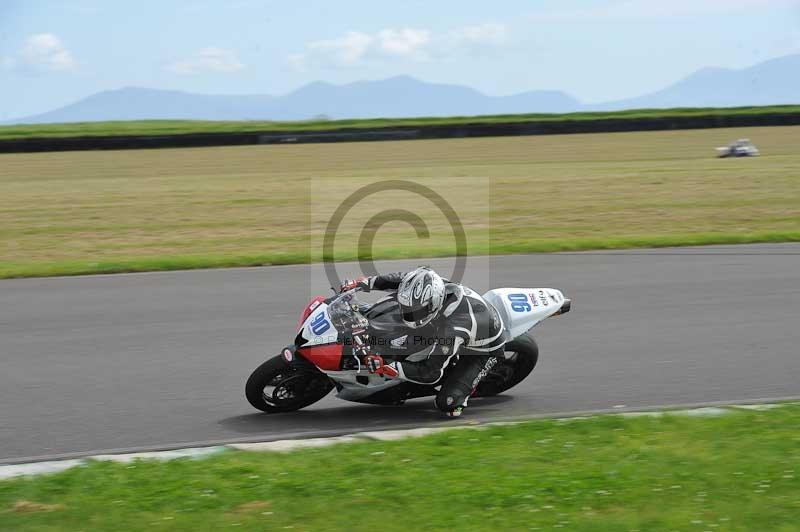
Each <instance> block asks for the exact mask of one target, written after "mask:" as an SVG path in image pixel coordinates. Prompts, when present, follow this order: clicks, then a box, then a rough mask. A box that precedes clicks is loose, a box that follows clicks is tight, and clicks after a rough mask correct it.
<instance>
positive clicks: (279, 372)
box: [244, 355, 333, 414]
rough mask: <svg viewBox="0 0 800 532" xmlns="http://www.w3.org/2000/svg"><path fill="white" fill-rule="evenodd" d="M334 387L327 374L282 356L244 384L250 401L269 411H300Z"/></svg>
mask: <svg viewBox="0 0 800 532" xmlns="http://www.w3.org/2000/svg"><path fill="white" fill-rule="evenodd" d="M332 389H333V382H331V380H330V379H329V378H328V377H327V376H326V375H325V374H323V373H320V372H318V371H316V372H314V371H304V370H303V369H298V368H296V367H294V366H292V365H290V364H289V363H287V362H286V360H285V359H284V358H283V356H281V355H277V356H275V357H272V358H270V359H269V360H267V361H266V362H264V363H263V364H261V365H260V366H258V367H257V368H256V369H255V371H253V373H252V374H251V375H250V378H249V379H247V384H245V387H244V391H245V396H246V397H247V401H248V402H249V403H250V404H251V405H253V406H254V407H255V408H257V409H258V410H261V411H262V412H267V413H268V414H275V413H279V412H293V411H295V410H300V409H301V408H305V407H307V406H309V405H311V404H314V403H316V402H317V401H319V400H320V399H322V398H323V397H325V396H326V395H328V392H330V391H331V390H332Z"/></svg>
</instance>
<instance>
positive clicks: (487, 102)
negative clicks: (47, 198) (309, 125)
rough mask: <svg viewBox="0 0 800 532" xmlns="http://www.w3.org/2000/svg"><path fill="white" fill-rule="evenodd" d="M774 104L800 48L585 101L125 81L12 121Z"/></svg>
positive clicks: (797, 87)
mask: <svg viewBox="0 0 800 532" xmlns="http://www.w3.org/2000/svg"><path fill="white" fill-rule="evenodd" d="M772 104H800V54H796V55H789V56H785V57H781V58H778V59H772V60H770V61H766V62H763V63H759V64H757V65H754V66H752V67H749V68H745V69H741V70H731V69H725V68H704V69H702V70H699V71H697V72H695V73H693V74H691V75H690V76H688V77H686V78H684V79H682V80H680V81H678V82H677V83H675V84H674V85H671V86H669V87H667V88H665V89H662V90H660V91H658V92H654V93H651V94H645V95H643V96H639V97H637V98H631V99H627V100H619V101H615V102H607V103H600V104H587V105H585V104H582V103H581V102H579V101H578V100H576V99H575V98H573V97H572V96H570V95H569V94H566V93H564V92H561V91H542V90H535V91H529V92H523V93H520V94H514V95H511V96H487V95H485V94H482V93H480V92H478V91H477V90H475V89H471V88H469V87H462V86H459V85H447V84H439V83H427V82H424V81H420V80H417V79H414V78H412V77H409V76H398V77H393V78H388V79H384V80H379V81H358V82H355V83H348V84H346V85H333V84H330V83H325V82H320V81H318V82H314V83H310V84H308V85H305V86H303V87H301V88H299V89H297V90H295V91H293V92H290V93H289V94H286V95H284V96H269V95H258V94H254V95H203V94H192V93H187V92H180V91H167V90H158V89H147V88H139V87H126V88H123V89H118V90H110V91H104V92H100V93H97V94H93V95H91V96H89V97H87V98H84V99H83V100H80V101H77V102H75V103H73V104H70V105H67V106H65V107H61V108H59V109H56V110H54V111H50V112H47V113H43V114H39V115H35V116H29V117H24V118H18V119H14V120H10V121H8V122H6V123H8V124H12V123H49V122H89V121H101V120H145V119H190V120H307V119H310V118H314V117H319V116H325V117H328V118H332V119H338V118H381V117H387V118H389V117H392V118H395V117H396V118H400V117H412V116H470V115H490V114H491V115H493V114H514V113H542V112H544V113H566V112H572V111H591V110H616V109H637V108H665V107H731V106H742V105H772Z"/></svg>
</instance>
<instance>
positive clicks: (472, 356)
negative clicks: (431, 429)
mask: <svg viewBox="0 0 800 532" xmlns="http://www.w3.org/2000/svg"><path fill="white" fill-rule="evenodd" d="M403 275H404V274H403V273H390V274H385V275H378V276H375V277H369V278H367V279H364V280H363V281H362V282H361V283H359V284H360V285H361V286H362V287H363V288H365V289H367V290H382V291H395V290H397V288H398V287H399V286H400V281H401V280H402V279H403ZM503 332H504V331H503V323H502V321H501V319H500V316H499V315H498V313H497V310H495V308H494V307H493V306H492V305H490V304H489V303H488V302H486V301H485V300H484V299H483V298H482V297H481V296H480V295H478V294H477V293H475V292H473V291H472V290H470V289H469V288H467V287H466V286H462V285H460V284H458V283H452V282H449V281H445V299H444V304H443V306H442V310H441V311H440V312H439V315H438V316H436V318H434V319H433V320H432V321H431V323H429V324H428V325H426V326H424V327H421V328H419V329H409V340H410V341H409V342H408V345H409V348H410V349H413V344H414V343H417V344H418V345H419V346H420V347H422V348H426V347H429V346H433V347H432V349H431V351H430V354H429V356H428V357H427V358H425V359H423V360H421V361H418V362H408V361H404V362H394V363H392V366H393V367H395V369H397V371H398V372H399V374H400V378H402V379H405V380H407V381H411V382H416V383H419V384H436V383H438V382H439V381H440V380H441V379H442V376H443V375H444V370H445V368H446V367H447V365H448V364H449V363H450V361H451V360H452V359H453V357H455V356H457V357H458V363H457V364H456V366H455V367H454V368H452V369H451V370H450V371H449V372H448V374H447V377H446V378H445V380H444V382H442V383H441V389H440V391H439V393H438V394H437V395H436V406H437V408H439V409H440V410H442V411H443V412H451V411H453V410H455V409H456V408H458V407H464V406H466V405H467V401H468V400H469V398H470V396H471V395H472V394H473V393H474V392H475V389H476V388H477V386H478V383H479V382H480V381H481V379H483V377H485V376H486V374H487V373H488V372H489V371H490V370H491V369H492V367H494V366H495V364H497V362H498V357H502V356H503V346H504V344H505V339H504V334H503ZM420 350H421V349H420Z"/></svg>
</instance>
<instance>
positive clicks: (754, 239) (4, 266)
mask: <svg viewBox="0 0 800 532" xmlns="http://www.w3.org/2000/svg"><path fill="white" fill-rule="evenodd" d="M779 242H800V231H789V232H764V233H742V234H736V233H730V234H726V233H693V234H692V233H690V234H686V235H667V236H662V235H652V236H638V237H627V238H605V239H599V238H598V239H591V238H583V239H581V238H566V239H562V240H558V241H546V240H543V241H537V240H532V241H527V242H513V243H502V244H496V245H494V244H493V245H491V246H490V247H483V248H479V249H471V250H470V255H471V256H475V255H488V254H493V255H502V254H514V253H553V252H559V251H561V252H564V251H590V250H610V249H635V248H661V247H685V246H710V245H723V244H758V243H779ZM411 255H413V254H410V253H409V251H408V250H407V249H391V248H389V249H382V250H378V251H376V252H375V253H373V258H375V259H376V260H389V259H404V258H420V259H425V258H434V257H447V256H452V252H451V251H450V249H449V248H445V249H443V250H442V252H441V253H439V254H437V253H436V252H435V250H434V251H433V252H429V253H426V254H425V256H424V257H421V256H416V255H414V256H413V257H412V256H411ZM358 259H359V257H358V255H357V254H356V253H350V254H342V253H340V254H338V255H337V260H339V261H356V260H358ZM312 260H313V257H312V256H311V255H310V254H309V253H282V252H275V253H272V254H264V255H241V256H240V255H233V256H213V255H205V256H199V257H193V256H167V257H152V258H135V257H133V258H120V259H116V260H113V261H101V262H94V261H91V260H76V261H58V262H50V263H44V264H42V263H30V264H26V263H9V262H7V263H0V279H13V278H20V277H55V276H72V275H95V274H110V273H134V272H158V271H174V270H196V269H202V268H237V267H239V268H241V267H253V266H279V265H287V264H308V263H309V262H311V261H312Z"/></svg>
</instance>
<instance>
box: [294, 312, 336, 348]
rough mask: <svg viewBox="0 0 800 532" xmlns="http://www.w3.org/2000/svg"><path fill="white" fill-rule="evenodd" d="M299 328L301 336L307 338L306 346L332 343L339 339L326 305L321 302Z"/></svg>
mask: <svg viewBox="0 0 800 532" xmlns="http://www.w3.org/2000/svg"><path fill="white" fill-rule="evenodd" d="M300 330H301V331H302V332H303V338H306V339H308V343H306V345H307V346H314V345H323V344H332V343H335V342H336V341H337V340H338V339H339V332H338V331H337V330H336V327H333V326H332V325H331V318H330V316H329V315H328V305H326V304H325V303H321V304H320V305H319V306H318V307H317V308H315V309H314V310H313V312H311V314H309V315H308V318H306V321H304V322H303V325H302V327H301V328H300Z"/></svg>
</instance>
